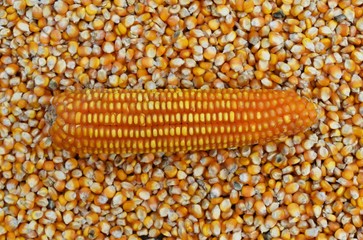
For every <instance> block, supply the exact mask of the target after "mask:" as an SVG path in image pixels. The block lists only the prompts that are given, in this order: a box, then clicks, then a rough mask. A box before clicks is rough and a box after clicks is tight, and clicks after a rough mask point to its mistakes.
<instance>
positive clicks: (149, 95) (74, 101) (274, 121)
mask: <svg viewBox="0 0 363 240" xmlns="http://www.w3.org/2000/svg"><path fill="white" fill-rule="evenodd" d="M118 99H120V100H118ZM85 103H87V105H88V106H90V107H89V108H83V107H82V104H85ZM242 103H243V104H242ZM257 103H258V104H257ZM52 104H53V106H54V108H55V109H56V113H55V114H56V117H57V119H59V120H58V121H57V120H56V121H55V123H54V125H53V126H52V127H51V129H50V134H51V136H52V137H53V143H54V145H55V146H56V147H61V148H62V149H65V150H69V151H71V152H77V153H147V152H178V151H189V150H209V149H216V148H226V147H241V146H245V145H251V144H256V143H264V142H268V141H271V140H276V139H277V138H279V137H282V136H287V135H292V134H296V133H298V132H300V131H304V130H305V129H307V128H308V127H309V126H311V125H312V124H313V123H314V122H315V120H316V118H317V109H316V106H315V105H314V104H313V103H311V102H310V101H308V100H307V99H305V98H301V97H299V96H298V95H297V94H296V93H294V92H293V91H274V90H249V91H247V90H238V89H223V90H180V89H177V90H152V91H145V90H120V89H111V90H81V91H76V92H66V93H62V94H60V95H59V96H56V97H54V99H53V100H52ZM115 105H116V106H118V107H116V108H115V107H114V106H115ZM290 105H291V107H290ZM64 106H65V107H64ZM296 106H297V107H296ZM64 109H66V110H65V111H64ZM297 109H299V110H303V111H300V112H298V111H297ZM294 110H295V111H294ZM263 112H264V113H266V114H264V115H262V113H263ZM293 116H294V120H297V119H300V121H293V119H292V118H293ZM62 123H64V124H62ZM269 126H270V127H273V128H274V132H273V134H272V135H270V134H267V132H268V128H269ZM55 136H59V137H55ZM115 146H117V147H115Z"/></svg>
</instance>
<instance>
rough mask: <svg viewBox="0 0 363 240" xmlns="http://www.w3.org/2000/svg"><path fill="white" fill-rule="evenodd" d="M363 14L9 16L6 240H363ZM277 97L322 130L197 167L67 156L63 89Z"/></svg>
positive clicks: (307, 8) (351, 8)
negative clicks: (286, 98) (61, 132)
mask: <svg viewBox="0 0 363 240" xmlns="http://www.w3.org/2000/svg"><path fill="white" fill-rule="evenodd" d="M362 46H363V1H362V0H341V1H338V0H321V1H315V0H314V1H313V0H311V1H310V0H276V1H262V0H230V1H227V0H213V1H212V0H205V1H192V0H179V1H177V0H144V1H135V0H116V1H108V0H105V1H102V0H0V61H1V64H0V90H1V91H0V239H16V238H17V239H77V240H78V239H153V238H155V239H183V240H184V239H242V238H243V239H328V238H331V237H333V238H335V239H352V238H356V239H363V232H362V226H363V220H362V213H363V129H362V127H363V118H362V114H363V93H362V86H363V81H362V77H363V71H362V70H361V69H362V67H363V65H362V63H363V47H362ZM85 87H87V88H123V89H156V88H196V89H208V88H242V87H243V88H247V89H248V88H252V89H259V88H267V89H269V88H271V89H293V90H294V91H296V92H297V93H298V94H299V95H301V96H306V97H308V98H311V99H314V101H315V102H316V103H317V104H318V105H319V106H320V107H321V109H322V111H321V117H320V119H319V122H318V123H317V124H315V125H314V126H313V127H312V128H311V130H309V131H307V132H305V133H299V134H297V135H295V136H292V137H287V138H285V139H283V141H282V142H269V143H267V144H264V145H254V146H245V147H241V148H237V149H230V150H228V149H224V150H217V149H215V150H211V151H207V152H203V151H196V152H188V153H183V152H180V153H166V154H163V153H158V154H140V155H135V154H123V155H114V154H113V155H106V154H100V155H87V154H82V155H72V154H68V153H67V152H65V151H61V150H55V149H53V148H52V146H51V141H50V139H49V137H47V135H46V131H45V125H46V120H45V113H46V111H47V108H48V107H49V104H50V99H51V97H52V96H54V95H57V94H59V93H61V92H63V91H64V90H65V89H67V88H71V89H72V88H73V89H81V88H85Z"/></svg>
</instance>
